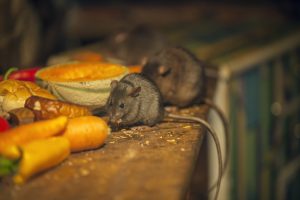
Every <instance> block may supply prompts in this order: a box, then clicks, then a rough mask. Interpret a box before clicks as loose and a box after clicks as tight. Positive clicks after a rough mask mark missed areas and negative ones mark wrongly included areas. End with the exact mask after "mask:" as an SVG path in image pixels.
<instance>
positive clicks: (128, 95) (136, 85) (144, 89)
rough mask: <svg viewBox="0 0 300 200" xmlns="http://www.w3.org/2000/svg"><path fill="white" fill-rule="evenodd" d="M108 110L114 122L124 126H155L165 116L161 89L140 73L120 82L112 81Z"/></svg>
mask: <svg viewBox="0 0 300 200" xmlns="http://www.w3.org/2000/svg"><path fill="white" fill-rule="evenodd" d="M106 111H107V114H108V116H109V119H110V120H109V121H110V122H111V123H112V124H114V125H118V124H120V125H123V126H124V125H125V126H130V125H135V124H145V125H149V126H153V125H155V124H156V123H158V122H159V121H161V120H162V119H163V117H164V109H163V102H162V98H161V95H160V93H159V90H158V89H157V88H156V87H155V86H154V85H153V84H152V83H151V82H150V81H148V80H147V79H145V78H144V77H142V76H141V75H140V74H129V75H127V76H125V77H123V78H122V79H121V80H120V81H119V82H118V81H116V80H114V81H112V82H111V92H110V96H109V97H108V100H107V103H106Z"/></svg>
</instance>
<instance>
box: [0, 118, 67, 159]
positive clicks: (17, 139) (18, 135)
mask: <svg viewBox="0 0 300 200" xmlns="http://www.w3.org/2000/svg"><path fill="white" fill-rule="evenodd" d="M67 122H68V118H67V117H65V116H60V117H57V118H54V119H50V120H44V121H39V122H34V123H30V124H25V125H21V126H18V127H16V128H13V129H9V130H7V131H5V132H3V133H2V134H0V154H1V155H3V156H5V157H9V158H16V157H18V156H19V152H18V151H16V148H12V147H15V146H16V145H17V146H18V145H22V144H25V143H28V142H31V141H33V140H36V139H42V138H47V137H50V136H54V135H57V134H59V133H62V132H63V130H64V129H65V128H66V125H67Z"/></svg>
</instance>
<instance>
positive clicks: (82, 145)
mask: <svg viewBox="0 0 300 200" xmlns="http://www.w3.org/2000/svg"><path fill="white" fill-rule="evenodd" d="M109 133H110V128H109V127H108V125H107V123H106V122H105V121H104V120H102V119H101V118H99V117H95V116H83V117H77V118H73V119H69V123H68V125H67V128H66V130H65V131H64V133H63V136H65V137H66V138H68V139H69V141H70V144H71V151H72V152H78V151H83V150H89V149H95V148H98V147H100V146H101V145H102V144H104V141H105V139H106V138H107V135H108V134H109Z"/></svg>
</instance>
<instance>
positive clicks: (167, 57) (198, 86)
mask: <svg viewBox="0 0 300 200" xmlns="http://www.w3.org/2000/svg"><path fill="white" fill-rule="evenodd" d="M205 70H206V64H205V63H204V62H202V61H200V60H199V59H198V58H197V57H196V56H195V55H194V54H193V53H192V52H190V51H188V50H187V49H185V48H183V47H166V48H164V49H162V50H161V51H160V52H158V53H157V54H155V55H153V56H152V57H150V58H149V59H148V60H147V62H146V64H145V65H144V66H143V69H142V74H143V75H145V76H146V77H148V78H149V79H150V80H152V81H153V82H154V83H155V84H156V85H157V87H158V88H159V90H160V92H161V94H162V97H163V100H164V103H165V104H171V105H175V106H178V107H186V106H189V105H193V104H196V103H204V104H206V105H208V106H210V107H212V108H213V109H214V110H215V111H216V112H217V113H218V114H219V116H220V118H221V120H222V123H223V125H224V128H225V138H226V144H225V146H226V154H225V155H226V157H225V163H224V169H223V170H224V171H225V168H226V167H227V164H228V157H229V130H228V129H229V128H228V127H229V125H228V122H227V120H226V117H225V115H224V114H223V112H222V110H221V109H220V108H219V107H218V106H216V105H215V104H214V103H213V101H212V100H210V99H208V98H207V97H206V96H207V95H206V85H207V82H206V74H205V72H206V71H205Z"/></svg>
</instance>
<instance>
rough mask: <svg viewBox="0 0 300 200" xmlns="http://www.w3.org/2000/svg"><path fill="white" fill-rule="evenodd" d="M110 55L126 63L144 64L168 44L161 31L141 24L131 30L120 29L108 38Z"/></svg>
mask: <svg viewBox="0 0 300 200" xmlns="http://www.w3.org/2000/svg"><path fill="white" fill-rule="evenodd" d="M106 43H107V46H108V49H109V51H110V52H109V56H112V57H116V58H117V59H120V60H122V61H123V62H124V63H123V64H125V65H143V64H144V63H145V62H146V60H147V59H148V57H150V56H152V55H153V54H154V53H156V52H157V51H159V50H161V49H162V48H163V47H165V46H166V45H167V43H168V42H167V39H166V38H165V37H164V35H163V34H161V33H160V32H158V31H156V30H154V29H152V28H150V27H149V26H147V25H144V24H141V25H137V26H135V27H133V28H132V29H130V30H124V31H118V32H116V33H113V34H112V35H110V36H109V37H108V38H107V39H106Z"/></svg>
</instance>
